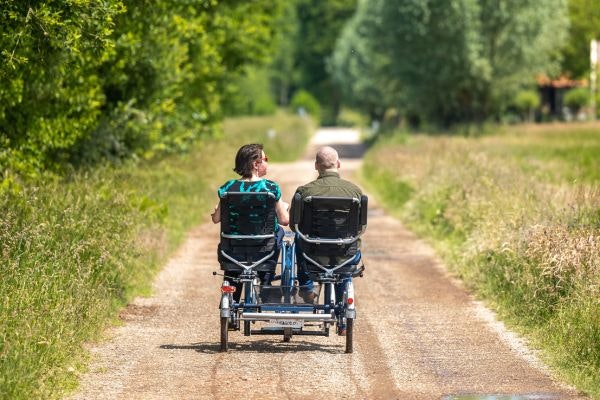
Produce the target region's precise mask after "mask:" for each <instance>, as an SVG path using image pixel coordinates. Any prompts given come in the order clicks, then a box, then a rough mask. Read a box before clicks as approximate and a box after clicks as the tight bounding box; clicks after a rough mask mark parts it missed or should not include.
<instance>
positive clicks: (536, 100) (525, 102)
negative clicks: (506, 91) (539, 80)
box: [513, 90, 541, 122]
mask: <svg viewBox="0 0 600 400" xmlns="http://www.w3.org/2000/svg"><path fill="white" fill-rule="evenodd" d="M540 103H541V101H540V95H539V93H538V92H537V91H535V90H521V91H519V92H517V95H516V96H515V99H514V100H513V106H514V107H515V108H516V109H517V110H518V111H519V112H520V113H521V114H522V115H524V116H525V117H524V118H523V119H525V120H528V121H530V122H531V121H533V112H534V111H535V110H536V109H537V108H539V107H540Z"/></svg>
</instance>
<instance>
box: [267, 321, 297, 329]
mask: <svg viewBox="0 0 600 400" xmlns="http://www.w3.org/2000/svg"><path fill="white" fill-rule="evenodd" d="M269 323H270V324H273V325H276V326H283V327H286V328H302V327H303V326H304V320H302V319H300V320H298V319H272V320H270V321H269Z"/></svg>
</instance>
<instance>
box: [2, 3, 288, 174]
mask: <svg viewBox="0 0 600 400" xmlns="http://www.w3.org/2000/svg"><path fill="white" fill-rule="evenodd" d="M282 3H283V1H282V0H277V1H268V2H267V1H252V2H245V1H228V2H225V1H219V0H186V1H182V2H172V1H166V0H161V1H148V0H145V1H133V0H108V1H103V2H91V1H79V0H71V1H64V2H62V1H43V2H34V3H27V2H14V1H9V0H2V1H0V4H1V9H2V12H1V14H0V15H1V19H0V28H1V29H0V32H1V33H0V47H1V49H2V50H1V53H0V58H1V59H2V62H1V63H0V77H1V79H2V83H1V84H0V144H2V150H0V171H2V174H3V175H6V174H7V173H8V172H7V171H9V170H17V171H26V172H27V171H28V173H35V171H36V170H39V169H42V168H47V167H52V166H56V165H60V164H61V163H63V162H64V161H70V162H84V161H87V160H90V159H101V158H103V157H120V156H123V155H129V154H138V155H139V156H143V157H151V156H153V155H154V154H156V153H157V152H163V151H169V150H173V149H178V148H182V147H185V146H186V145H187V144H188V143H189V142H191V141H193V140H195V139H197V138H198V137H200V136H201V135H203V134H204V133H205V132H207V131H210V129H211V127H212V126H213V124H214V123H215V122H216V121H218V120H219V119H220V116H221V98H222V92H223V87H224V86H225V84H226V83H227V82H228V81H229V80H230V79H231V78H232V77H233V76H236V74H238V73H239V71H241V70H242V69H243V68H244V67H245V66H247V65H253V64H261V63H264V62H266V61H267V60H268V57H269V55H270V53H271V45H272V41H273V38H274V36H275V32H274V23H275V21H276V20H277V18H278V16H279V14H280V12H281V4H282Z"/></svg>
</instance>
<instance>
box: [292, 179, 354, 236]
mask: <svg viewBox="0 0 600 400" xmlns="http://www.w3.org/2000/svg"><path fill="white" fill-rule="evenodd" d="M296 193H300V195H301V196H302V199H304V198H306V197H308V196H324V197H356V198H358V199H360V196H361V195H362V190H360V188H359V187H358V186H356V185H355V184H354V183H352V182H349V181H347V180H344V179H341V178H340V174H339V173H337V172H334V171H326V172H323V173H320V174H319V177H318V178H317V179H315V180H314V181H312V182H309V183H307V184H306V185H303V186H300V187H298V189H296ZM293 210H294V199H293V198H292V204H291V206H290V221H291V220H292V218H293V215H292V214H293ZM290 228H292V230H294V227H292V226H290Z"/></svg>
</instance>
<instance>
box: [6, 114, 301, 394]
mask: <svg viewBox="0 0 600 400" xmlns="http://www.w3.org/2000/svg"><path fill="white" fill-rule="evenodd" d="M250 127H252V128H251V129H250ZM269 129H274V130H275V131H276V132H277V134H276V135H275V137H271V138H269V137H266V136H264V135H266V132H268V130H269ZM311 129H312V128H311V126H310V121H309V120H303V119H300V118H298V117H295V116H291V115H289V114H284V113H278V114H277V115H276V116H273V117H255V118H243V119H230V120H227V121H226V122H225V124H224V133H223V135H222V138H221V140H213V139H211V140H206V141H204V142H202V143H199V144H198V145H197V146H196V147H195V148H194V150H193V151H191V152H190V153H188V154H185V155H182V156H177V157H175V156H174V157H169V158H166V159H163V160H161V161H156V162H152V163H144V164H137V165H127V166H123V167H119V168H109V167H102V168H98V169H96V170H93V171H86V172H78V173H74V174H72V175H70V176H68V177H55V176H46V177H45V179H44V180H40V181H38V182H35V183H30V184H28V185H22V186H21V187H12V190H10V191H9V190H7V191H5V192H4V193H3V194H2V195H0V254H1V257H2V264H1V273H2V280H0V398H10V399H31V398H44V399H49V398H60V397H62V395H64V394H65V393H66V392H67V391H68V390H70V389H72V388H74V387H75V386H76V384H77V374H78V373H79V372H80V371H82V370H83V369H85V363H86V357H85V352H84V351H83V350H82V344H83V343H84V342H86V341H89V340H93V339H94V338H97V337H98V334H99V333H100V332H101V331H102V329H103V328H104V327H105V326H106V325H107V324H108V323H110V321H111V319H113V318H114V317H115V315H116V312H117V311H118V309H120V308H121V307H122V306H123V305H124V304H126V303H127V302H128V301H129V300H130V299H132V298H133V297H134V296H136V295H139V294H148V293H149V288H150V283H151V281H152V278H153V277H154V275H155V273H156V272H157V271H158V269H159V268H160V266H161V265H162V264H163V263H164V261H165V260H166V258H167V257H168V255H169V254H170V253H171V252H172V251H173V250H174V249H175V248H176V246H177V245H178V244H179V243H180V242H181V240H182V239H183V237H184V234H185V232H186V230H188V229H189V228H190V227H192V226H193V225H196V224H198V223H200V221H202V220H204V219H206V217H207V216H208V214H209V211H210V210H211V208H212V205H214V202H215V201H216V194H215V191H216V187H217V186H218V185H219V184H221V183H222V181H223V180H224V179H225V178H226V177H230V176H231V174H232V172H231V168H232V167H233V160H234V157H235V152H236V151H237V148H238V147H239V145H241V144H243V143H246V142H251V141H252V142H264V143H265V146H266V151H267V152H268V154H269V156H271V157H272V158H273V159H278V160H284V159H289V158H290V157H294V156H296V155H297V154H299V152H301V151H302V150H303V149H304V147H305V145H306V143H307V141H308V138H309V136H310V133H311Z"/></svg>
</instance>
